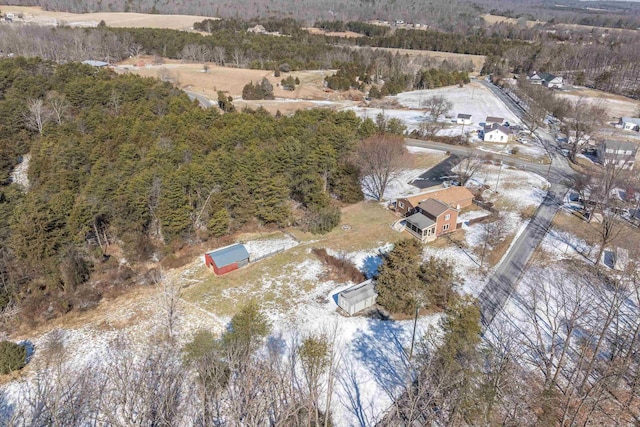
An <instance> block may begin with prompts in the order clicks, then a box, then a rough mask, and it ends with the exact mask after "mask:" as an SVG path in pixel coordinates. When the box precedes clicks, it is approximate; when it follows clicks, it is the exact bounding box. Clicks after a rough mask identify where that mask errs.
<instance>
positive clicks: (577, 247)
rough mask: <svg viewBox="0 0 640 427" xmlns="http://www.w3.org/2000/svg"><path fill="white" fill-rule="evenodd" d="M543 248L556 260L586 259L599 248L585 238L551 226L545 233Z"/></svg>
mask: <svg viewBox="0 0 640 427" xmlns="http://www.w3.org/2000/svg"><path fill="white" fill-rule="evenodd" d="M541 248H542V250H544V251H545V252H547V253H549V254H550V255H552V256H553V257H554V258H555V259H556V260H561V259H564V258H579V259H585V258H584V257H587V259H588V258H589V256H590V255H591V254H592V253H597V248H596V250H595V251H594V248H593V247H592V246H591V245H589V244H588V243H587V242H586V241H584V240H583V239H580V238H579V237H576V236H575V235H574V234H572V233H569V232H568V231H564V230H559V229H557V228H551V229H550V230H549V232H548V233H547V234H545V236H544V239H542V243H541Z"/></svg>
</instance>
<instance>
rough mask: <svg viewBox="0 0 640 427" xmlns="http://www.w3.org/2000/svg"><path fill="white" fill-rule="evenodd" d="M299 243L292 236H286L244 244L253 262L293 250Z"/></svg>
mask: <svg viewBox="0 0 640 427" xmlns="http://www.w3.org/2000/svg"><path fill="white" fill-rule="evenodd" d="M297 245H298V242H297V241H296V240H295V239H294V238H293V237H291V236H288V235H285V236H284V237H283V238H277V239H265V240H250V241H248V242H245V243H244V246H245V247H246V248H247V251H248V252H249V255H250V258H251V259H252V260H257V259H260V258H264V257H266V256H269V255H272V254H275V253H278V252H281V251H284V250H287V249H290V248H293V247H294V246H297Z"/></svg>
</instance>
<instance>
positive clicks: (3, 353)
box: [0, 341, 27, 375]
mask: <svg viewBox="0 0 640 427" xmlns="http://www.w3.org/2000/svg"><path fill="white" fill-rule="evenodd" d="M26 363H27V349H26V348H25V347H24V346H22V345H19V344H16V343H14V342H11V341H0V374H2V375H5V374H8V373H9V372H13V371H19V370H20V369H22V368H23V367H24V365H26Z"/></svg>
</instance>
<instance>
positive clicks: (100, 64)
mask: <svg viewBox="0 0 640 427" xmlns="http://www.w3.org/2000/svg"><path fill="white" fill-rule="evenodd" d="M82 63H83V64H86V65H91V66H92V67H97V68H102V67H106V66H108V65H109V63H108V62H104V61H94V60H91V59H87V60H86V61H82Z"/></svg>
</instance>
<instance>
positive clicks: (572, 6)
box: [5, 0, 640, 33]
mask: <svg viewBox="0 0 640 427" xmlns="http://www.w3.org/2000/svg"><path fill="white" fill-rule="evenodd" d="M5 3H7V4H15V5H38V6H42V7H43V8H44V9H47V10H56V11H69V12H77V13H82V12H96V11H104V12H142V13H164V14H189V15H204V16H215V17H221V18H243V19H250V18H254V17H258V16H260V17H265V16H277V17H291V18H294V19H297V20H301V21H304V22H306V23H307V24H311V23H313V22H316V21H335V20H342V21H345V22H346V21H365V20H369V19H380V20H387V21H391V22H393V21H395V20H403V21H405V22H411V23H420V24H425V25H429V26H431V27H432V28H436V29H439V30H444V31H455V32H461V33H464V32H467V31H469V30H474V29H477V28H478V27H481V26H483V25H485V23H484V21H483V19H482V18H481V15H482V14H483V13H492V14H496V15H503V16H508V17H512V18H523V19H531V20H538V21H553V22H562V23H569V24H583V25H594V26H602V27H617V28H633V29H635V28H638V27H640V8H638V5H637V4H636V3H633V2H621V1H589V2H588V4H585V2H584V1H580V0H562V1H553V0H534V1H518V0H473V1H471V2H467V1H464V0H446V1H445V0H429V1H418V0H396V1H393V2H386V1H382V0H357V1H352V2H336V1H335V0H320V1H318V0H314V1H309V0H306V1H304V2H296V5H295V7H292V4H291V2H290V1H287V0H277V1H262V2H256V1H248V0H242V1H235V2H223V1H221V0H196V1H184V0H113V1H110V2H108V3H105V2H102V1H100V0H76V1H73V2H71V1H69V0H6V1H5Z"/></svg>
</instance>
